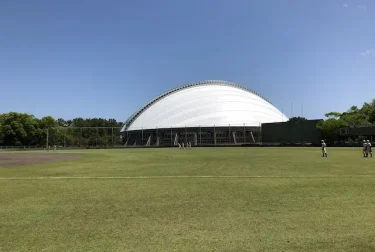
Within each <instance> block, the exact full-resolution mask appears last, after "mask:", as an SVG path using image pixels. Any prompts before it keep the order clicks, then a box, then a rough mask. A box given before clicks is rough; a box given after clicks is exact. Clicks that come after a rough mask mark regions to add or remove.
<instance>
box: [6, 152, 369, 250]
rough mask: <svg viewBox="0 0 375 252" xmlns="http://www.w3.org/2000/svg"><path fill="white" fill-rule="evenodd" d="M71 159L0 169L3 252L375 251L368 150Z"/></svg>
mask: <svg viewBox="0 0 375 252" xmlns="http://www.w3.org/2000/svg"><path fill="white" fill-rule="evenodd" d="M61 152H64V151H61ZM75 152H82V153H83V157H82V159H79V160H74V161H68V162H60V163H47V164H39V165H31V166H22V167H12V168H0V178H1V179H0V251H375V158H374V159H370V158H368V159H364V158H362V157H361V149H360V148H356V149H355V148H337V149H335V148H328V158H322V157H321V152H320V149H319V148H193V149H191V150H183V151H182V150H178V149H133V150H130V149H128V150H87V151H86V150H82V151H75ZM20 155H22V154H20Z"/></svg>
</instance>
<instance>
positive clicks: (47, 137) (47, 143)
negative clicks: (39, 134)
mask: <svg viewBox="0 0 375 252" xmlns="http://www.w3.org/2000/svg"><path fill="white" fill-rule="evenodd" d="M48 137H49V128H47V139H46V149H47V150H48Z"/></svg>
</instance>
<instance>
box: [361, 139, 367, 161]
mask: <svg viewBox="0 0 375 252" xmlns="http://www.w3.org/2000/svg"><path fill="white" fill-rule="evenodd" d="M362 146H363V157H366V149H367V143H366V140H363V144H362Z"/></svg>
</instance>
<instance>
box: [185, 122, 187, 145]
mask: <svg viewBox="0 0 375 252" xmlns="http://www.w3.org/2000/svg"><path fill="white" fill-rule="evenodd" d="M185 145H187V129H186V126H185Z"/></svg>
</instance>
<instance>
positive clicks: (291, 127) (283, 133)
mask: <svg viewBox="0 0 375 252" xmlns="http://www.w3.org/2000/svg"><path fill="white" fill-rule="evenodd" d="M321 120H322V119H318V120H306V121H299V122H282V123H263V124H262V142H263V144H277V145H279V144H296V143H299V144H313V145H319V144H320V141H321V140H322V139H323V133H322V132H321V130H319V129H318V128H317V127H316V125H317V124H318V122H319V121H321Z"/></svg>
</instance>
